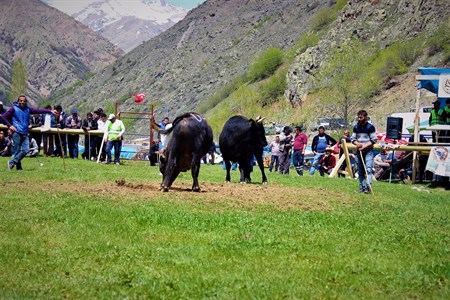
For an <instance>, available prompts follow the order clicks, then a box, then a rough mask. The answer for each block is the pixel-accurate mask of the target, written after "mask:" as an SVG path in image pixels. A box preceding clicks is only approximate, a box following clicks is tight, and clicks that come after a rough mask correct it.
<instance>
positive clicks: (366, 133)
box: [351, 110, 377, 194]
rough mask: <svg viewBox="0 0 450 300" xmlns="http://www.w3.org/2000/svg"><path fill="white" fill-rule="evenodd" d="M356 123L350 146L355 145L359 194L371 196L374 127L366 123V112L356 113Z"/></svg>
mask: <svg viewBox="0 0 450 300" xmlns="http://www.w3.org/2000/svg"><path fill="white" fill-rule="evenodd" d="M357 115H358V123H357V124H356V125H355V127H353V134H352V136H351V142H352V144H354V145H356V149H357V150H356V152H357V153H356V163H357V166H358V179H359V193H366V194H371V193H373V191H372V173H373V145H374V144H375V143H376V142H377V135H376V133H375V127H374V126H373V125H372V124H371V123H369V122H368V120H367V112H366V111H365V110H360V111H358V114H357Z"/></svg>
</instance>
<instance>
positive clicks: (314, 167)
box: [309, 152, 325, 176]
mask: <svg viewBox="0 0 450 300" xmlns="http://www.w3.org/2000/svg"><path fill="white" fill-rule="evenodd" d="M324 155H325V152H317V153H316V155H314V160H313V162H312V165H311V168H310V169H309V175H311V176H312V175H314V172H315V171H316V170H318V169H319V160H320V159H321V158H322V156H324Z"/></svg>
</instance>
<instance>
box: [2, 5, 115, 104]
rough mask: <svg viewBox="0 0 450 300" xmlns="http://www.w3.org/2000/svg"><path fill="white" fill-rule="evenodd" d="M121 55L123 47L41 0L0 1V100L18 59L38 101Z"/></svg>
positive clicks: (4, 97) (8, 87) (5, 92)
mask: <svg viewBox="0 0 450 300" xmlns="http://www.w3.org/2000/svg"><path fill="white" fill-rule="evenodd" d="M121 55H123V51H122V50H120V49H118V48H117V47H115V46H114V45H112V44H111V43H110V42H108V41H107V40H106V39H104V38H102V37H101V36H98V35H97V34H96V33H95V32H93V31H92V30H91V29H89V28H88V27H86V26H85V25H83V24H81V23H78V22H77V21H75V20H74V19H73V18H71V17H69V16H67V15H66V14H64V13H62V12H60V11H58V10H56V9H54V8H51V7H49V6H47V5H45V4H43V3H42V2H40V1H39V0H21V1H11V0H0V63H1V65H2V68H0V99H1V100H2V101H6V96H7V94H9V92H10V88H11V80H12V68H13V65H14V63H15V62H16V61H17V59H18V58H21V60H22V63H23V65H24V66H25V69H26V72H27V79H28V82H27V85H28V92H27V93H28V95H30V96H31V98H32V99H34V100H38V99H40V98H46V97H49V96H50V95H52V94H53V93H54V92H56V91H60V90H62V89H64V88H66V87H68V86H71V85H73V84H75V83H76V82H78V81H80V80H82V79H85V78H87V77H88V76H89V74H91V73H94V72H97V71H99V70H101V69H102V68H104V67H105V66H107V65H109V64H111V63H112V62H114V61H115V60H116V59H117V58H118V57H120V56H121ZM11 96H12V97H13V98H14V97H16V96H15V95H11Z"/></svg>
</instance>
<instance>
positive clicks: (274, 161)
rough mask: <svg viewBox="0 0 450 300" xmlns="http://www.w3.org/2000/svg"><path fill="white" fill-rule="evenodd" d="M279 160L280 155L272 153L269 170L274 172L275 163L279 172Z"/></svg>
mask: <svg viewBox="0 0 450 300" xmlns="http://www.w3.org/2000/svg"><path fill="white" fill-rule="evenodd" d="M279 162H280V160H279V157H278V155H272V156H271V157H270V164H269V172H272V169H273V167H274V165H275V172H277V171H278V165H279Z"/></svg>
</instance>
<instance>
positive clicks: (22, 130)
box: [2, 95, 56, 171]
mask: <svg viewBox="0 0 450 300" xmlns="http://www.w3.org/2000/svg"><path fill="white" fill-rule="evenodd" d="M43 113H53V114H55V113H56V111H53V110H49V109H41V108H33V107H30V106H28V104H27V97H26V96H24V95H21V96H19V98H18V99H17V102H15V103H14V105H13V106H11V107H10V108H9V109H8V110H7V111H6V112H5V113H4V114H3V115H2V118H3V120H4V122H5V125H6V126H8V127H9V129H11V130H12V132H13V136H12V137H13V147H12V159H11V160H10V161H8V169H9V170H12V169H13V168H14V166H16V168H17V170H18V171H20V170H22V164H21V160H22V158H24V157H25V155H26V154H27V153H28V151H29V148H30V140H29V139H28V134H29V132H30V130H29V125H30V115H31V114H43Z"/></svg>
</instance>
